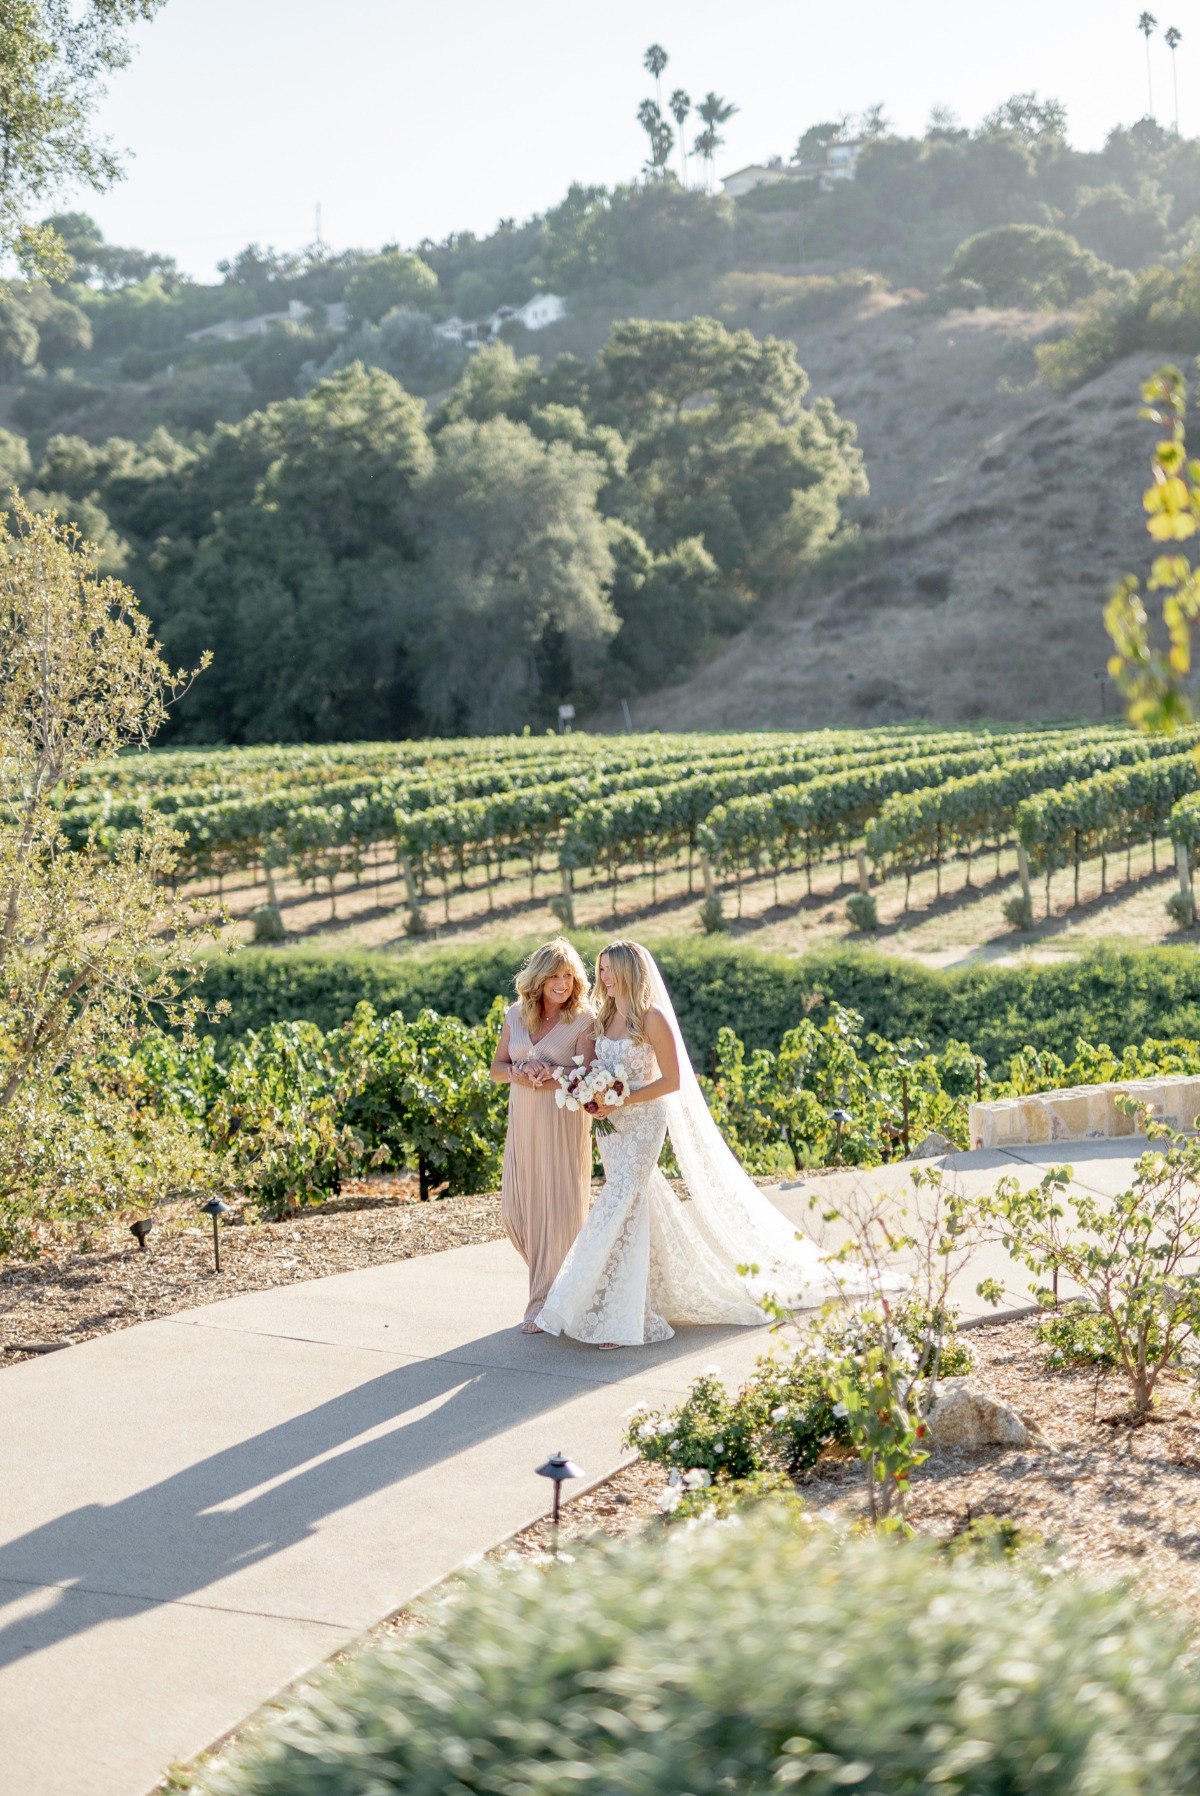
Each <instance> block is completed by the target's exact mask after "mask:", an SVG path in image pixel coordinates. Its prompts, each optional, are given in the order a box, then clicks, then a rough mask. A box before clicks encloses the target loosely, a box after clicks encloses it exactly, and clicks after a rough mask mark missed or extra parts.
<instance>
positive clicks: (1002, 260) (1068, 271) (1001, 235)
mask: <svg viewBox="0 0 1200 1796" xmlns="http://www.w3.org/2000/svg"><path fill="white" fill-rule="evenodd" d="M1111 279H1112V269H1111V268H1109V267H1108V265H1107V264H1106V263H1104V262H1101V261H1100V259H1099V257H1098V256H1095V255H1093V254H1092V252H1091V250H1086V249H1081V248H1080V246H1079V244H1078V243H1076V241H1075V239H1074V237H1069V236H1068V235H1067V233H1066V232H1065V231H1047V230H1043V229H1041V228H1040V227H1039V226H1037V225H1023V224H1012V225H1001V226H999V227H998V228H997V229H996V230H994V231H981V232H980V233H979V235H978V236H976V237H969V238H968V239H967V241H966V242H965V243H963V244H960V246H959V247H958V249H957V250H956V251H955V252H954V255H953V256H952V257H951V259H950V264H949V266H948V267H947V269H946V276H945V280H944V282H943V284H942V291H944V292H945V293H946V294H947V295H948V296H949V297H950V298H951V299H952V300H953V298H954V297H955V293H956V287H957V286H958V285H959V284H960V283H962V284H966V285H969V286H970V287H971V288H973V289H975V291H976V293H977V295H978V300H979V302H981V303H983V304H985V305H992V306H1045V307H1047V308H1050V309H1054V310H1057V309H1059V308H1061V307H1063V306H1067V305H1070V304H1072V303H1073V302H1074V301H1075V300H1079V299H1083V298H1086V296H1087V295H1088V294H1090V293H1094V292H1095V291H1096V289H1097V288H1098V287H1102V286H1104V285H1106V284H1107V283H1108V282H1109V281H1111Z"/></svg>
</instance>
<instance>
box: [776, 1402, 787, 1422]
mask: <svg viewBox="0 0 1200 1796" xmlns="http://www.w3.org/2000/svg"><path fill="white" fill-rule="evenodd" d="M790 1413H791V1412H790V1411H789V1409H788V1406H787V1404H786V1403H781V1404H780V1405H779V1408H778V1409H773V1410H772V1411H771V1420H772V1421H773V1422H786V1421H787V1419H788V1416H789V1414H790Z"/></svg>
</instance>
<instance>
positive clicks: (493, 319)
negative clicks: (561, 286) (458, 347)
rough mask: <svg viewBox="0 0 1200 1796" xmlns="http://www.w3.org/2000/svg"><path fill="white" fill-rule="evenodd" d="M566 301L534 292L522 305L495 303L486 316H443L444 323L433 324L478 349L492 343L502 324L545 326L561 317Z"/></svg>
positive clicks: (441, 333) (533, 328)
mask: <svg viewBox="0 0 1200 1796" xmlns="http://www.w3.org/2000/svg"><path fill="white" fill-rule="evenodd" d="M566 312H567V302H566V300H565V299H564V298H563V297H562V295H561V294H559V293H535V294H534V296H533V298H532V299H527V300H526V301H525V304H524V305H523V306H497V307H496V310H495V311H494V312H492V313H491V314H490V316H489V317H487V318H479V319H476V320H474V321H473V322H470V323H468V322H466V321H465V320H463V319H462V318H458V317H455V318H447V319H446V321H445V323H444V324H439V325H438V327H437V330H438V334H439V336H442V337H445V338H446V339H447V340H448V341H449V342H451V343H461V344H463V345H464V347H466V348H467V349H479V348H480V347H481V346H483V345H485V344H488V343H494V342H495V341H496V338H497V337H498V336H499V335H500V331H501V329H502V327H503V326H504V325H506V324H511V323H514V322H515V323H517V324H523V325H524V326H525V329H526V330H527V331H541V330H545V328H546V326H547V325H548V324H556V323H557V322H558V320H559V319H560V318H565V316H566Z"/></svg>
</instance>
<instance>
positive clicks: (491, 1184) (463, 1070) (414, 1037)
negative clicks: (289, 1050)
mask: <svg viewBox="0 0 1200 1796" xmlns="http://www.w3.org/2000/svg"><path fill="white" fill-rule="evenodd" d="M503 1021H504V1003H503V1000H502V999H499V998H498V999H497V1000H496V1001H495V1003H494V1004H493V1006H492V1009H491V1012H490V1014H489V1016H488V1017H487V1019H486V1020H485V1021H484V1022H483V1023H481V1024H479V1025H478V1026H477V1027H474V1028H472V1027H471V1025H470V1024H468V1023H464V1022H463V1021H462V1020H461V1019H460V1018H459V1017H455V1016H439V1015H438V1014H437V1012H436V1011H433V1010H422V1011H421V1012H420V1013H419V1014H418V1015H417V1017H416V1018H415V1019H414V1020H413V1021H412V1022H411V1023H406V1022H405V1021H404V1019H403V1018H402V1017H401V1016H399V1015H397V1014H396V1013H394V1012H393V1014H392V1015H391V1016H388V1017H384V1018H382V1019H380V1018H378V1017H377V1016H376V1014H375V1012H374V1011H373V1010H372V1008H371V1006H370V1005H369V1004H360V1005H358V1007H357V1008H356V1010H355V1012H354V1016H353V1017H352V1019H351V1020H350V1022H349V1023H348V1024H347V1025H346V1026H345V1028H344V1029H339V1030H336V1031H334V1032H333V1033H332V1034H331V1035H330V1036H329V1038H328V1046H329V1051H330V1053H331V1055H332V1056H333V1058H334V1060H335V1062H336V1063H337V1064H338V1065H339V1066H340V1067H341V1068H342V1081H343V1086H344V1089H345V1092H346V1095H345V1097H344V1099H343V1102H342V1110H341V1115H342V1117H343V1119H344V1120H345V1122H346V1123H347V1124H349V1126H350V1127H351V1128H352V1129H353V1130H355V1131H356V1132H357V1133H358V1135H359V1136H360V1137H361V1138H362V1140H363V1142H364V1143H365V1144H366V1145H367V1146H369V1147H370V1148H371V1149H372V1150H373V1151H374V1152H375V1154H376V1156H377V1157H379V1158H380V1159H382V1158H383V1156H384V1155H386V1157H387V1160H388V1161H389V1163H390V1164H393V1165H404V1164H406V1163H408V1164H415V1166H416V1170H417V1175H418V1178H419V1180H420V1191H421V1196H422V1197H423V1198H427V1197H429V1196H430V1195H431V1193H432V1191H433V1188H434V1186H435V1185H437V1186H439V1187H441V1188H442V1189H443V1190H444V1192H445V1193H446V1195H447V1196H451V1197H453V1196H456V1195H457V1194H458V1193H459V1192H462V1191H492V1190H495V1188H496V1186H497V1185H498V1184H499V1182H500V1164H501V1157H502V1155H503V1151H504V1132H505V1124H506V1119H507V1110H508V1093H507V1091H506V1090H505V1089H504V1087H503V1086H500V1085H494V1084H493V1083H492V1081H491V1078H490V1076H489V1072H488V1068H489V1065H490V1063H491V1059H492V1056H493V1054H494V1053H495V1051H496V1043H497V1042H498V1040H499V1039H500V1029H501V1026H502V1024H503Z"/></svg>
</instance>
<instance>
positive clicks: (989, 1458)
mask: <svg viewBox="0 0 1200 1796" xmlns="http://www.w3.org/2000/svg"><path fill="white" fill-rule="evenodd" d="M1033 1328H1034V1324H1033V1321H1031V1320H1027V1321H1019V1322H1009V1323H1000V1324H996V1325H993V1326H990V1327H986V1328H979V1329H972V1330H971V1331H970V1333H969V1334H968V1335H966V1336H964V1337H963V1338H964V1339H966V1340H968V1341H969V1342H970V1346H971V1352H972V1354H973V1356H974V1361H975V1366H974V1371H973V1373H972V1376H973V1377H975V1378H977V1379H978V1380H979V1382H980V1383H981V1384H983V1385H985V1386H986V1387H987V1388H988V1389H989V1390H991V1391H993V1392H995V1393H996V1395H997V1396H1000V1397H1003V1398H1004V1400H1005V1401H1006V1402H1008V1403H1011V1404H1012V1406H1013V1407H1014V1408H1015V1409H1017V1410H1019V1411H1020V1413H1021V1414H1022V1415H1023V1416H1026V1417H1028V1418H1029V1419H1031V1420H1032V1421H1034V1422H1036V1424H1037V1426H1038V1428H1039V1430H1040V1431H1041V1434H1042V1435H1043V1437H1044V1440H1043V1441H1042V1442H1038V1443H1037V1444H1035V1445H1032V1446H1030V1447H1029V1448H1027V1449H1024V1450H1020V1451H1016V1450H1013V1449H1011V1448H990V1449H985V1450H981V1451H978V1452H965V1451H946V1450H939V1451H937V1452H935V1453H933V1454H932V1455H931V1456H930V1458H929V1459H928V1460H927V1461H926V1463H925V1464H924V1465H923V1466H921V1467H920V1468H919V1469H918V1470H917V1471H916V1472H915V1473H914V1476H913V1481H912V1494H911V1496H910V1498H909V1502H908V1519H909V1521H910V1522H911V1523H912V1524H913V1526H914V1527H915V1528H916V1529H917V1531H918V1533H921V1534H929V1535H932V1536H934V1537H935V1538H937V1539H942V1540H947V1539H949V1538H950V1537H951V1536H952V1535H954V1534H957V1533H959V1532H961V1531H962V1529H963V1528H964V1527H965V1526H966V1525H967V1524H968V1523H969V1522H970V1521H971V1520H973V1519H978V1518H980V1517H984V1516H997V1517H1003V1518H1006V1519H1009V1520H1011V1521H1013V1522H1015V1523H1016V1524H1017V1525H1018V1526H1019V1527H1020V1528H1021V1530H1022V1531H1023V1533H1024V1534H1025V1535H1026V1536H1027V1537H1028V1538H1029V1539H1030V1540H1031V1541H1033V1542H1042V1543H1044V1544H1045V1545H1046V1546H1047V1547H1051V1548H1053V1549H1055V1550H1056V1551H1057V1553H1058V1555H1059V1563H1060V1564H1063V1565H1064V1566H1065V1567H1070V1568H1072V1569H1077V1570H1079V1571H1082V1572H1086V1573H1089V1574H1092V1575H1098V1576H1103V1577H1123V1578H1130V1579H1135V1580H1137V1581H1138V1583H1139V1584H1143V1585H1146V1586H1149V1587H1150V1588H1152V1589H1153V1590H1155V1591H1156V1592H1158V1593H1159V1594H1161V1595H1164V1596H1167V1597H1170V1598H1171V1599H1173V1600H1174V1601H1175V1602H1177V1603H1182V1604H1183V1605H1184V1606H1186V1607H1187V1608H1189V1609H1193V1610H1195V1611H1196V1612H1197V1613H1200V1409H1198V1407H1197V1404H1196V1402H1195V1398H1194V1390H1195V1387H1194V1385H1193V1384H1192V1383H1190V1382H1189V1381H1186V1380H1184V1379H1182V1378H1176V1377H1173V1378H1171V1379H1170V1380H1168V1381H1166V1382H1163V1383H1162V1384H1161V1385H1160V1389H1159V1394H1158V1403H1157V1406H1156V1409H1155V1411H1154V1418H1153V1420H1152V1421H1150V1422H1148V1423H1146V1424H1145V1425H1143V1426H1141V1427H1135V1426H1131V1424H1130V1418H1129V1408H1128V1393H1127V1389H1126V1386H1125V1384H1124V1381H1123V1380H1122V1379H1121V1378H1120V1377H1119V1376H1118V1375H1116V1374H1106V1373H1102V1374H1101V1375H1100V1376H1099V1377H1097V1374H1096V1373H1095V1371H1093V1370H1067V1371H1054V1372H1046V1371H1044V1370H1043V1368H1042V1358H1043V1350H1042V1349H1041V1347H1040V1346H1039V1344H1038V1342H1037V1340H1036V1339H1035V1337H1034V1333H1033ZM665 1483H666V1476H665V1473H664V1472H663V1471H662V1470H661V1469H660V1468H658V1467H654V1466H647V1465H643V1464H637V1465H633V1466H630V1467H628V1468H626V1469H625V1470H623V1471H620V1472H618V1473H616V1475H615V1476H614V1477H613V1478H611V1479H609V1480H608V1481H607V1483H606V1484H605V1485H603V1486H602V1487H600V1488H599V1489H598V1490H596V1491H594V1492H591V1493H589V1495H587V1496H585V1497H583V1498H582V1499H579V1500H576V1501H568V1503H567V1505H566V1507H565V1509H564V1511H563V1522H562V1526H561V1530H560V1545H561V1547H562V1548H563V1550H565V1551H570V1550H571V1549H572V1547H576V1548H578V1546H579V1545H580V1544H581V1543H583V1542H584V1541H586V1540H587V1539H588V1538H589V1537H595V1536H596V1535H598V1534H608V1535H616V1536H622V1537H624V1536H628V1535H629V1534H630V1533H631V1532H633V1531H636V1530H638V1529H645V1528H661V1527H663V1526H664V1525H665V1524H664V1522H663V1521H662V1518H661V1514H660V1511H659V1508H658V1498H659V1494H660V1492H661V1491H662V1489H663V1486H664V1484H665ZM797 1488H798V1490H799V1492H800V1495H801V1496H802V1497H803V1499H804V1501H805V1503H806V1504H807V1506H808V1508H809V1509H810V1510H813V1511H816V1512H820V1513H823V1514H826V1515H829V1516H830V1517H831V1518H832V1517H837V1518H840V1519H844V1520H846V1521H854V1520H856V1519H858V1518H859V1517H862V1516H865V1515H866V1513H867V1499H866V1487H865V1483H864V1479H863V1472H862V1468H861V1466H860V1465H859V1462H858V1460H857V1459H856V1458H855V1457H854V1455H853V1454H851V1453H850V1452H848V1451H844V1450H840V1449H834V1450H832V1451H830V1452H829V1453H827V1454H826V1455H825V1456H824V1457H823V1458H822V1459H821V1460H820V1461H819V1462H818V1464H817V1465H816V1466H815V1467H814V1468H813V1470H812V1471H811V1472H808V1473H807V1474H805V1475H804V1476H803V1477H801V1478H800V1479H799V1480H798V1484H797ZM550 1545H551V1541H550V1530H549V1525H548V1523H545V1522H543V1523H539V1524H538V1525H537V1526H536V1527H534V1528H530V1529H527V1530H526V1532H525V1533H524V1534H521V1535H519V1536H517V1538H516V1539H515V1540H513V1541H511V1542H509V1543H508V1544H507V1546H506V1547H505V1548H504V1549H501V1551H502V1552H515V1553H518V1554H520V1555H521V1556H522V1557H538V1556H541V1555H544V1554H546V1553H547V1552H548V1551H549V1549H550Z"/></svg>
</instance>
